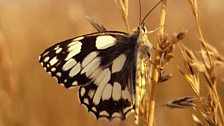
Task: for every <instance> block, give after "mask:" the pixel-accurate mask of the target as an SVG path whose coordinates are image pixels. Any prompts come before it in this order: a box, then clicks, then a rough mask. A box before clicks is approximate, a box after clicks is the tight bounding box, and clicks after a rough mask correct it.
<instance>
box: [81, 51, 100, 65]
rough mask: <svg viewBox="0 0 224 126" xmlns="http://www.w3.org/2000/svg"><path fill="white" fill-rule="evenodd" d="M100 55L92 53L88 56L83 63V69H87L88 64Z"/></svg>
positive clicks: (95, 52)
mask: <svg viewBox="0 0 224 126" xmlns="http://www.w3.org/2000/svg"><path fill="white" fill-rule="evenodd" d="M97 55H98V52H97V51H94V52H91V53H90V54H88V55H87V56H86V57H85V58H84V59H83V61H82V67H85V66H86V65H87V64H88V63H90V62H91V61H92V60H93V59H94V58H95V57H96V56H97Z"/></svg>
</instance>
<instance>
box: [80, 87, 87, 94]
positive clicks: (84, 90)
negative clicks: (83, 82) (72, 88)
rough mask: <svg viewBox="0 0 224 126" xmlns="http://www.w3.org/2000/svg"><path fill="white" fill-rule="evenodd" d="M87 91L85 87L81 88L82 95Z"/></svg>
mask: <svg viewBox="0 0 224 126" xmlns="http://www.w3.org/2000/svg"><path fill="white" fill-rule="evenodd" d="M85 92H86V89H85V88H81V91H80V93H81V96H83V95H84V94H85Z"/></svg>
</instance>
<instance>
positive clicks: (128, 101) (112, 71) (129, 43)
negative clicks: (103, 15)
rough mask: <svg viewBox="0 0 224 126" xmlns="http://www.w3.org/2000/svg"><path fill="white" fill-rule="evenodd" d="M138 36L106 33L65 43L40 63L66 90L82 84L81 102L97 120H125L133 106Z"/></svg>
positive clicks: (55, 47)
mask: <svg viewBox="0 0 224 126" xmlns="http://www.w3.org/2000/svg"><path fill="white" fill-rule="evenodd" d="M137 39H138V35H137V34H136V35H128V34H126V33H123V32H115V31H105V32H97V33H93V34H88V35H84V36H80V37H76V38H73V39H69V40H66V41H63V42H61V43H58V44H55V45H54V46H52V47H50V48H48V49H46V50H45V51H44V52H43V53H42V54H41V56H40V59H39V62H40V63H41V64H42V66H43V67H44V68H45V70H46V71H47V72H48V73H50V74H51V76H52V77H54V78H56V79H57V81H58V83H59V84H62V85H64V86H65V87H66V88H69V87H72V86H76V85H80V86H81V87H80V89H79V99H80V101H81V103H82V104H84V105H85V106H86V107H87V108H88V110H89V111H91V112H93V113H94V114H95V116H96V117H97V118H100V117H106V118H108V119H112V118H114V117H120V118H121V119H124V118H125V116H126V114H127V113H128V112H129V111H130V110H131V109H132V108H133V107H134V101H133V95H134V93H135V83H136V80H135V78H136V75H135V74H136V53H137V52H136V51H137Z"/></svg>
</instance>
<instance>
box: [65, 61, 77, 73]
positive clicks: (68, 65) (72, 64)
mask: <svg viewBox="0 0 224 126" xmlns="http://www.w3.org/2000/svg"><path fill="white" fill-rule="evenodd" d="M76 63H77V62H76V61H75V59H73V58H72V59H70V60H68V61H67V62H66V63H65V64H64V65H63V67H62V70H63V71H67V70H69V69H71V68H72V67H73V66H74V65H75V64H76Z"/></svg>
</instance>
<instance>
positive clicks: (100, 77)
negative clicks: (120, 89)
mask: <svg viewBox="0 0 224 126" xmlns="http://www.w3.org/2000/svg"><path fill="white" fill-rule="evenodd" d="M107 70H109V69H104V70H101V71H102V72H101V73H100V75H98V76H95V78H94V84H95V85H99V84H100V81H101V80H102V79H103V78H104V76H105V74H106V73H107Z"/></svg>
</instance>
